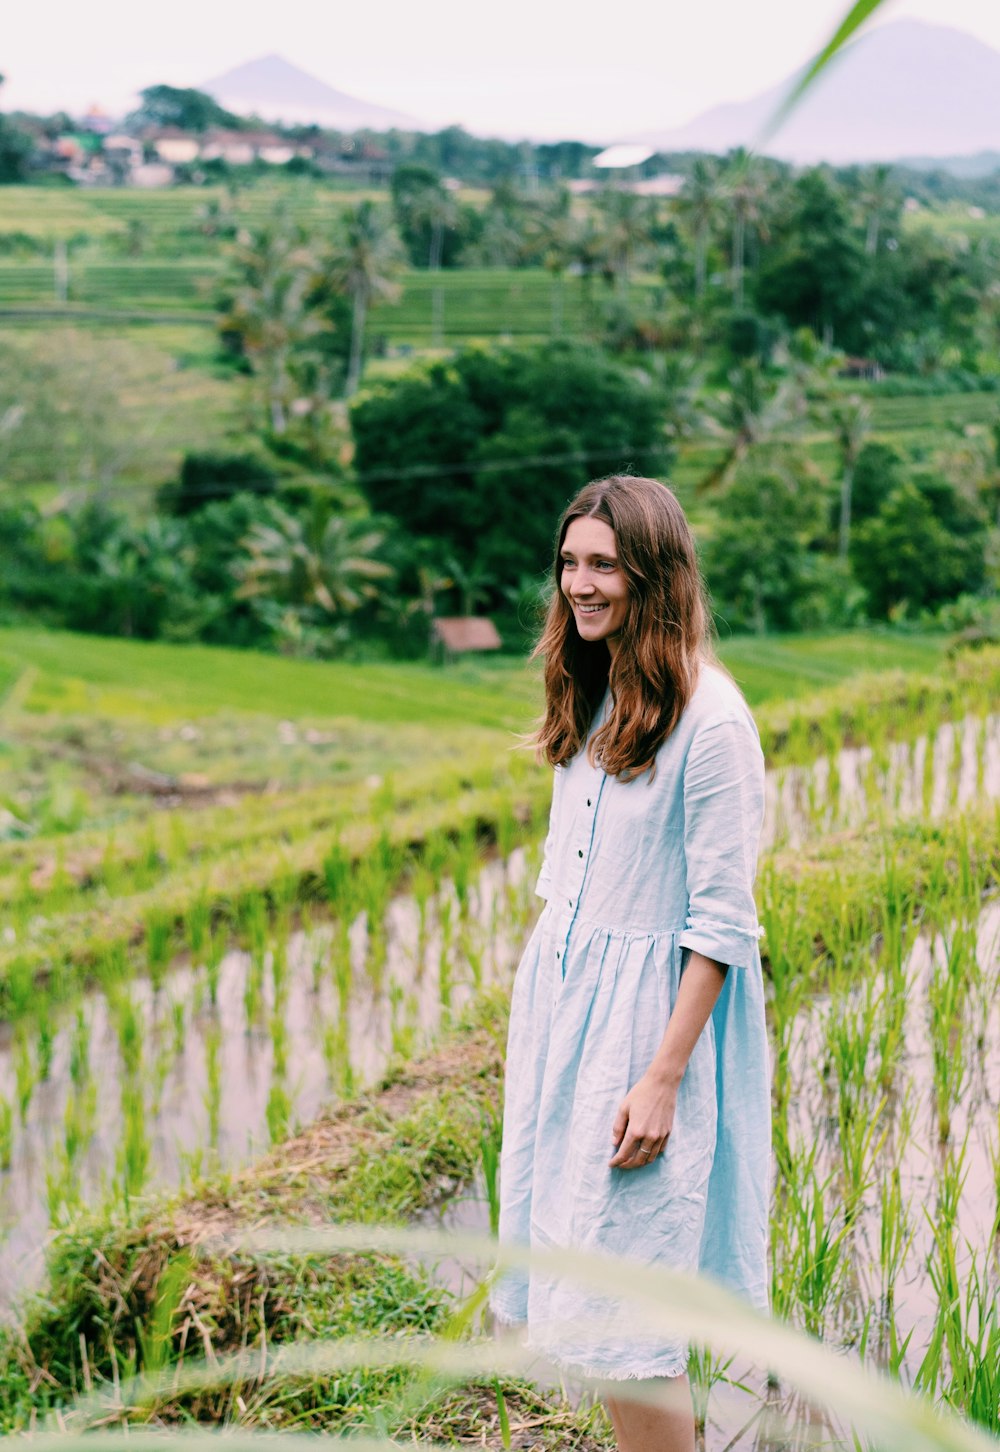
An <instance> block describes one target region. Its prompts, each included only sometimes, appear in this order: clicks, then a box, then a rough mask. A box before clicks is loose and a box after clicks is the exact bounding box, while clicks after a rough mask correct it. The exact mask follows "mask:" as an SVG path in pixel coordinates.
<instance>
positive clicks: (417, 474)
mask: <svg viewBox="0 0 1000 1452" xmlns="http://www.w3.org/2000/svg"><path fill="white" fill-rule="evenodd" d="M673 454H674V450H673V449H672V448H671V447H670V446H668V445H659V446H658V445H651V446H644V447H641V448H639V447H636V446H634V445H631V444H627V445H623V446H622V447H620V448H614V449H574V450H570V451H567V452H565V453H561V454H518V455H514V456H512V457H510V458H507V459H482V460H478V461H473V460H467V461H465V462H462V463H455V464H448V465H437V464H407V465H401V466H400V467H399V468H398V469H371V470H368V471H367V472H366V473H363V474H355V475H354V476H353V478H352V480H351V481H350V482H353V483H356V484H359V485H362V486H363V485H365V484H374V483H384V482H385V481H387V480H390V479H413V480H420V479H445V478H453V477H455V476H456V475H459V474H477V473H484V474H503V473H510V472H512V471H515V470H517V469H523V468H540V467H556V466H560V465H563V464H583V465H589V464H591V463H601V462H602V461H603V462H607V461H609V460H614V459H617V460H620V461H621V464H622V468H623V469H625V468H627V467H628V466H629V464H630V463H631V462H633V461H635V460H636V459H649V460H653V459H668V458H672V457H673ZM265 467H266V466H265ZM282 482H283V481H282V479H281V478H280V477H279V478H278V480H277V487H276V488H275V490H274V491H273V493H272V492H269V493H267V494H263V493H260V492H258V491H257V490H254V489H253V488H252V487H251V486H248V485H247V482H246V480H245V479H225V478H223V479H218V480H216V481H214V482H213V483H212V484H210V485H204V486H201V485H195V486H194V487H187V486H184V488H183V492H184V494H186V495H195V496H198V495H204V496H205V497H206V498H209V499H220V500H224V499H228V498H231V497H232V495H233V494H236V493H243V494H249V495H254V496H256V497H258V498H274V497H275V496H277V495H280V492H281V485H282ZM284 482H287V483H290V484H296V483H301V482H302V481H301V480H295V479H289V480H286V481H284ZM345 482H347V481H345ZM165 483H166V485H167V486H168V487H170V486H174V485H176V487H178V488H180V487H181V486H180V481H179V480H176V481H175V480H173V479H170V480H167V481H165ZM337 483H338V481H337V480H335V479H334V480H331V481H330V484H331V487H336V484H337ZM4 487H5V489H6V490H7V491H10V492H16V490H17V489H18V487H24V488H31V487H32V486H31V485H24V486H17V485H9V484H8V485H6V486H4ZM143 487H144V486H142V485H138V484H126V483H124V482H123V481H120V480H113V481H109V482H108V483H106V484H100V483H94V482H93V481H80V483H78V484H66V485H63V486H62V489H63V490H74V489H86V490H89V491H90V493H91V494H93V495H107V494H122V495H125V494H128V495H131V496H132V497H135V496H136V495H138V494H140V493H141V492H142V489H143ZM156 487H160V486H156ZM0 497H2V496H0Z"/></svg>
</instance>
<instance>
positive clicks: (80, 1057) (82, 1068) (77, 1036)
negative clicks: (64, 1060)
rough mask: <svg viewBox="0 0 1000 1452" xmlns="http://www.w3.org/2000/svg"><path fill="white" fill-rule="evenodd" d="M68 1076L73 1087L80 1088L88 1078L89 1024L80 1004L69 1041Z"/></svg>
mask: <svg viewBox="0 0 1000 1452" xmlns="http://www.w3.org/2000/svg"><path fill="white" fill-rule="evenodd" d="M69 1078H70V1083H71V1084H72V1086H73V1088H74V1089H80V1088H82V1087H83V1085H84V1084H85V1083H86V1082H87V1080H88V1079H89V1078H90V1024H89V1023H88V1022H87V1015H86V1013H85V1011H84V1009H83V1006H82V1005H81V1006H80V1007H79V1008H78V1009H77V1010H76V1018H75V1019H74V1021H73V1031H72V1033H71V1035H70V1041H69Z"/></svg>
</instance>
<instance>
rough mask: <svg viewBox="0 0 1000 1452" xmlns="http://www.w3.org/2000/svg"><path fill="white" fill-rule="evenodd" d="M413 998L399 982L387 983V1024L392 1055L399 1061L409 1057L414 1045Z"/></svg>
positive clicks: (411, 1055) (412, 1052)
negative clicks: (388, 1025)
mask: <svg viewBox="0 0 1000 1452" xmlns="http://www.w3.org/2000/svg"><path fill="white" fill-rule="evenodd" d="M413 1008H414V999H413V996H412V994H408V993H407V992H406V990H405V988H404V987H403V985H402V984H401V983H390V984H389V1024H390V1034H391V1042H392V1050H391V1052H392V1056H393V1058H394V1059H397V1060H399V1061H401V1062H404V1061H405V1060H407V1059H411V1058H412V1057H413V1054H414V1050H415V1047H416V1028H415V1025H414V1014H413Z"/></svg>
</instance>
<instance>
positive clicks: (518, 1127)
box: [493, 476, 770, 1452]
mask: <svg viewBox="0 0 1000 1452" xmlns="http://www.w3.org/2000/svg"><path fill="white" fill-rule="evenodd" d="M555 570H556V577H557V581H558V584H559V586H560V588H559V590H558V591H557V592H556V593H555V595H554V597H553V600H552V603H551V605H550V607H549V614H548V617H547V619H546V623H545V628H544V631H543V634H542V639H541V641H540V644H539V647H538V649H539V653H540V654H543V655H544V657H545V685H546V712H545V717H544V720H543V723H542V726H541V730H540V732H539V744H540V747H541V749H542V751H543V753H544V755H545V756H546V757H547V758H548V760H549V762H550V763H551V764H552V765H553V766H554V767H555V769H556V770H555V782H554V787H553V798H552V810H551V815H550V820H549V833H548V837H547V840H546V846H545V859H544V863H543V867H542V872H541V875H540V877H539V881H538V889H537V890H538V892H539V894H540V895H541V896H542V897H544V898H546V899H547V903H546V907H545V909H544V911H543V912H542V914H541V917H540V918H539V920H538V924H537V926H536V928H535V931H534V933H533V934H532V937H531V940H530V941H529V943H528V946H527V948H526V949H525V953H524V956H523V958H522V960H521V964H520V967H519V969H518V973H517V979H516V982H515V986H514V994H513V1000H512V1005H511V1020H510V1039H509V1046H508V1058H507V1090H506V1107H505V1115H504V1137H503V1157H502V1165H501V1216H500V1236H501V1239H505V1240H508V1241H512V1242H521V1243H529V1244H532V1245H536V1246H580V1247H586V1248H590V1249H596V1250H602V1251H608V1252H612V1253H618V1254H623V1255H629V1256H631V1257H632V1258H633V1259H639V1260H644V1261H646V1262H648V1263H650V1264H654V1265H656V1264H660V1265H666V1266H670V1267H671V1268H674V1269H682V1270H692V1271H693V1270H700V1271H702V1272H704V1273H706V1274H709V1275H712V1276H714V1277H716V1278H717V1279H718V1280H720V1281H722V1282H723V1283H724V1284H726V1285H728V1286H730V1287H731V1288H733V1289H735V1290H737V1291H739V1292H741V1293H742V1294H743V1295H744V1296H745V1297H746V1298H747V1299H749V1300H750V1301H751V1302H753V1303H754V1304H757V1305H760V1306H764V1305H766V1303H767V1291H766V1286H767V1272H766V1248H767V1227H766V1207H767V1193H768V1157H769V1125H770V1098H769V1074H768V1062H767V1042H766V1032H765V1025H764V994H763V980H762V975H761V965H760V955H759V951H758V946H757V938H758V927H757V914H756V909H755V906H754V900H753V895H752V883H753V878H754V872H755V866H756V854H757V842H758V836H759V833H760V827H761V819H762V816H763V805H764V791H763V787H764V761H763V756H762V753H761V748H760V742H759V739H758V735H757V730H756V727H755V725H754V722H753V718H752V717H751V715H750V712H749V710H748V709H747V706H746V703H745V702H744V700H743V697H742V696H741V695H740V692H739V690H738V689H737V687H736V686H735V684H734V683H733V681H732V680H731V678H730V677H729V676H728V675H727V674H726V673H725V672H724V671H722V670H721V669H720V668H719V667H718V665H717V664H716V662H715V660H714V657H713V656H712V653H711V650H710V647H709V645H708V642H707V638H706V610H705V604H704V595H703V588H702V583H701V579H700V576H699V573H698V567H697V563H696V559H695V549H694V541H693V539H692V536H691V531H690V529H689V527H688V524H687V520H686V519H685V517H684V514H683V511H682V510H681V508H680V505H679V504H678V503H677V500H676V498H675V497H674V495H673V494H672V493H671V491H670V490H669V489H667V488H666V487H665V486H663V485H662V484H660V483H658V482H657V481H656V480H654V479H638V478H631V477H624V476H613V477H611V478H608V479H601V480H597V481H596V482H595V483H593V484H589V485H588V486H587V487H586V489H584V490H583V491H582V492H581V493H580V494H579V495H578V496H577V498H576V499H575V500H573V502H572V503H571V504H570V506H569V508H568V509H567V511H566V513H565V515H564V516H563V519H562V521H561V524H560V529H559V537H558V548H557V551H556V559H555ZM493 1307H494V1311H495V1313H496V1315H497V1316H498V1318H499V1319H500V1320H501V1321H508V1322H524V1321H526V1322H527V1326H528V1334H529V1339H530V1344H531V1345H533V1346H537V1347H538V1348H539V1349H541V1350H543V1351H544V1352H546V1353H547V1354H548V1355H549V1356H550V1357H551V1358H552V1359H553V1360H555V1361H556V1362H558V1363H559V1364H560V1365H563V1366H566V1367H568V1368H570V1369H573V1368H576V1369H578V1370H581V1369H582V1370H583V1371H585V1372H587V1373H589V1374H591V1375H593V1376H596V1377H599V1378H601V1379H603V1380H606V1381H608V1382H611V1383H614V1382H617V1381H621V1380H630V1381H644V1382H649V1383H654V1384H656V1389H657V1395H658V1396H659V1397H660V1400H661V1404H660V1405H659V1406H656V1407H650V1406H645V1407H638V1406H637V1405H636V1404H635V1402H634V1401H631V1400H626V1399H623V1398H620V1397H618V1396H609V1397H608V1408H609V1411H610V1413H611V1416H612V1420H613V1422H614V1426H615V1432H616V1436H617V1439H618V1445H619V1448H620V1452H647V1449H649V1452H652V1449H654V1448H655V1449H656V1452H688V1449H690V1448H693V1446H694V1423H693V1418H692V1413H691V1406H690V1400H689V1398H688V1395H687V1390H686V1382H685V1368H686V1363H687V1349H686V1347H685V1346H684V1345H683V1344H681V1343H680V1342H672V1341H668V1340H665V1339H664V1338H663V1337H658V1336H656V1335H654V1334H650V1332H649V1331H648V1330H644V1329H643V1327H642V1326H641V1325H640V1324H637V1323H636V1319H635V1315H634V1312H631V1311H629V1310H628V1309H626V1308H625V1307H624V1306H622V1305H621V1304H619V1303H616V1302H615V1301H614V1300H613V1299H610V1298H608V1297H596V1296H594V1295H593V1294H589V1293H587V1292H585V1291H584V1290H582V1289H581V1288H580V1287H578V1286H574V1285H571V1284H567V1283H566V1282H565V1281H563V1280H553V1279H552V1278H541V1277H535V1276H532V1277H527V1276H517V1275H508V1276H507V1277H505V1278H504V1279H503V1280H501V1281H500V1283H499V1284H498V1285H497V1287H496V1288H495V1291H494V1295H493ZM664 1398H666V1400H664Z"/></svg>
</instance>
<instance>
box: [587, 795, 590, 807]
mask: <svg viewBox="0 0 1000 1452" xmlns="http://www.w3.org/2000/svg"><path fill="white" fill-rule="evenodd" d="M587 806H588V807H589V806H590V798H589V797H588V798H587Z"/></svg>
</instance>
